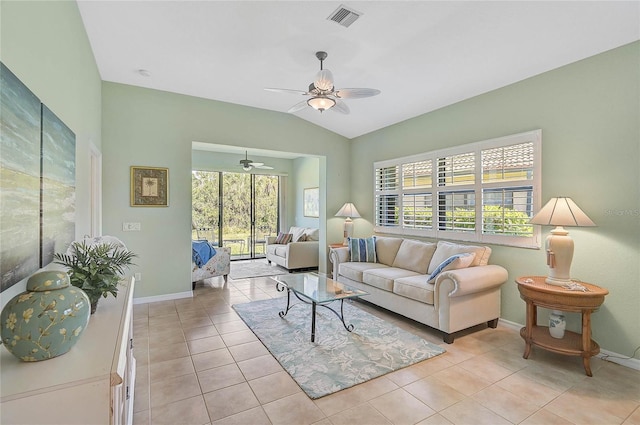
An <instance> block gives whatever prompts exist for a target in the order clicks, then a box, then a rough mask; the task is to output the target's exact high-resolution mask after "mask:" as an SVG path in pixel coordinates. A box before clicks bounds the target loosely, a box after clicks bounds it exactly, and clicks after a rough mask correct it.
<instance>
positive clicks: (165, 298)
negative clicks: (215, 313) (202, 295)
mask: <svg viewBox="0 0 640 425" xmlns="http://www.w3.org/2000/svg"><path fill="white" fill-rule="evenodd" d="M182 298H193V292H192V291H186V292H176V293H173V294H166V295H154V296H152V297H140V298H134V299H133V303H134V304H146V303H155V302H158V301H171V300H180V299H182Z"/></svg>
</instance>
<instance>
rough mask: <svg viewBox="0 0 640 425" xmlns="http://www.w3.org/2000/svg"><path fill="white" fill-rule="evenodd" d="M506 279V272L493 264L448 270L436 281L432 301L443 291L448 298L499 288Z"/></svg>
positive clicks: (507, 275)
mask: <svg viewBox="0 0 640 425" xmlns="http://www.w3.org/2000/svg"><path fill="white" fill-rule="evenodd" d="M508 278H509V274H508V272H507V270H506V269H505V268H504V267H502V266H498V265H494V264H490V265H486V266H476V267H467V268H465V269H459V270H449V271H446V272H443V273H441V274H440V276H438V278H437V279H436V282H435V285H434V291H435V293H434V299H438V298H440V297H439V295H441V294H439V293H440V292H442V291H443V290H444V291H447V296H449V297H461V296H463V295H468V294H473V293H476V292H483V291H486V290H489V289H493V288H496V287H499V286H501V285H502V284H504V283H505V282H506V281H507V279H508Z"/></svg>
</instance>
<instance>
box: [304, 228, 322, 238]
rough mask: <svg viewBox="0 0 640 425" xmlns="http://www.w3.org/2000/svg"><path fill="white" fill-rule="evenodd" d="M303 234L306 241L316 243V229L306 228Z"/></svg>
mask: <svg viewBox="0 0 640 425" xmlns="http://www.w3.org/2000/svg"><path fill="white" fill-rule="evenodd" d="M304 234H305V236H306V237H307V240H308V241H317V240H319V239H320V231H319V230H318V229H312V228H308V227H307V228H306V229H304Z"/></svg>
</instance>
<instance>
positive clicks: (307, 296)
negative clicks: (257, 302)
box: [272, 273, 369, 342]
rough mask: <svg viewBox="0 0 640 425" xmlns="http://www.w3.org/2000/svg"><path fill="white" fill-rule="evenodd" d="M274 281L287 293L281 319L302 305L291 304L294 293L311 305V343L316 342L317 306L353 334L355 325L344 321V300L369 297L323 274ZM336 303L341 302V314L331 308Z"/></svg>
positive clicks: (283, 276) (365, 293) (280, 277)
mask: <svg viewBox="0 0 640 425" xmlns="http://www.w3.org/2000/svg"><path fill="white" fill-rule="evenodd" d="M272 279H273V280H275V281H276V289H277V290H278V291H280V292H282V291H284V290H286V291H287V308H286V309H285V310H284V311H281V312H280V313H279V315H280V317H285V316H286V315H287V313H289V310H291V308H292V307H293V306H295V305H299V304H300V303H297V304H291V294H292V293H293V295H295V297H296V298H298V299H299V300H300V301H302V302H303V303H305V304H310V305H311V342H315V340H316V306H320V307H324V308H326V309H327V310H329V311H332V312H333V313H334V314H335V315H336V316H338V318H339V319H340V321H341V322H342V325H343V326H344V328H345V329H346V330H347V331H349V332H351V331H353V325H352V324H349V325H347V324H346V323H345V321H344V310H343V307H344V300H346V299H349V298H358V297H361V296H363V295H369V293H368V292H365V291H361V290H359V289H356V288H353V287H351V286H348V285H345V284H343V283H340V282H337V281H335V280H333V279H331V278H328V277H327V276H325V275H323V274H316V273H300V274H288V275H281V276H274V277H272ZM334 301H340V312H338V311H337V310H334V309H333V308H331V307H330V306H329V304H331V303H332V302H334Z"/></svg>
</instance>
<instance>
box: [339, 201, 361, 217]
mask: <svg viewBox="0 0 640 425" xmlns="http://www.w3.org/2000/svg"><path fill="white" fill-rule="evenodd" d="M336 217H353V218H359V217H360V214H359V213H358V210H357V209H356V206H355V205H353V204H352V203H351V202H347V203H346V204H344V205H343V206H342V208H340V211H338V212H337V213H336Z"/></svg>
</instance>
